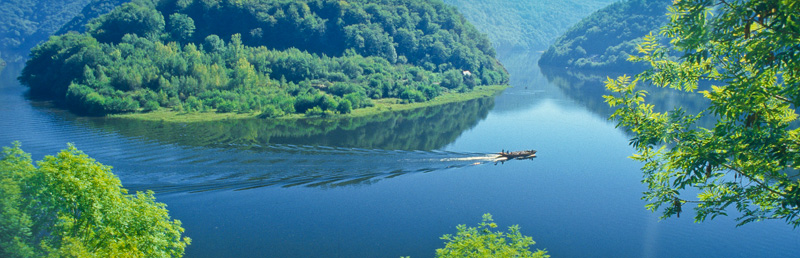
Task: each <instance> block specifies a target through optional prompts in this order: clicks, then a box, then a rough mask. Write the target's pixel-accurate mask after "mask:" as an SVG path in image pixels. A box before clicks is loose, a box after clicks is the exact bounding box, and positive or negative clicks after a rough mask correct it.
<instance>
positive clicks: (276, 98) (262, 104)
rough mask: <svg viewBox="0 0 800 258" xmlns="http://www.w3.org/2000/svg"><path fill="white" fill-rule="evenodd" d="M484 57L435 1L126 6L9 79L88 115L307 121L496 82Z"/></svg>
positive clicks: (466, 28)
mask: <svg viewBox="0 0 800 258" xmlns="http://www.w3.org/2000/svg"><path fill="white" fill-rule="evenodd" d="M220 21H228V22H220ZM494 55H495V52H494V49H493V47H492V45H491V43H490V42H489V40H488V38H487V37H486V36H485V35H483V34H481V33H479V32H478V31H477V30H476V29H475V28H474V27H473V26H472V25H470V24H469V23H468V22H467V21H466V20H465V19H464V17H463V16H462V15H461V14H459V13H458V11H457V10H456V9H455V8H453V7H450V6H448V5H445V4H444V3H442V2H440V1H423V0H382V1H366V0H355V1H349V2H347V1H333V0H305V1H285V0H261V1H246V2H242V1H233V0H224V1H223V0H221V1H193V0H161V1H158V0H136V1H133V2H131V3H126V4H123V5H121V6H120V7H118V8H116V9H114V11H112V12H110V13H108V14H105V15H103V16H100V17H98V18H96V19H94V20H92V21H91V22H90V23H89V24H88V25H87V32H86V33H83V34H76V33H69V34H65V35H62V36H57V37H53V38H51V39H50V40H49V41H48V42H46V43H44V44H42V45H40V46H38V47H36V48H34V49H33V50H32V53H31V59H30V60H29V61H28V62H27V64H26V67H25V68H24V70H23V73H22V76H20V81H21V82H22V83H23V84H25V85H27V86H29V87H30V88H31V94H32V95H33V96H37V97H47V98H51V99H55V100H58V101H61V102H63V103H65V104H66V105H67V106H68V107H70V108H71V109H72V110H74V111H77V112H83V113H88V114H110V113H126V112H137V111H151V110H157V109H161V108H170V109H172V110H178V111H207V110H216V111H217V112H243V113H248V112H265V114H266V115H267V116H278V115H282V114H287V113H306V114H312V115H315V114H326V113H348V112H349V111H350V110H352V109H354V108H360V107H364V106H368V105H370V103H371V99H380V98H400V99H402V100H404V101H408V102H417V101H426V100H429V99H431V98H434V97H436V96H438V95H439V94H441V93H442V92H443V91H469V90H470V89H472V88H473V87H475V86H477V85H489V84H504V83H506V82H507V78H508V75H507V73H506V72H505V70H504V69H503V67H502V66H501V65H500V64H499V63H498V62H497V61H496V60H495V59H494Z"/></svg>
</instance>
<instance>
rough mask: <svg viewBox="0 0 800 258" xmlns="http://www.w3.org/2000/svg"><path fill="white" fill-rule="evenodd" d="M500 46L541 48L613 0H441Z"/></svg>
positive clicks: (545, 47)
mask: <svg viewBox="0 0 800 258" xmlns="http://www.w3.org/2000/svg"><path fill="white" fill-rule="evenodd" d="M444 2H445V3H448V4H452V5H454V6H456V7H458V10H460V11H461V12H462V13H464V16H465V17H466V18H467V19H468V20H469V21H471V22H472V23H473V24H475V27H477V28H478V30H480V31H483V32H486V33H487V34H488V36H489V39H490V40H491V41H492V43H494V44H495V46H496V47H497V48H498V49H500V48H502V49H523V50H531V49H533V50H544V49H547V47H548V46H549V45H550V44H551V43H552V41H553V39H555V38H557V37H558V36H559V35H561V34H562V33H564V31H566V30H567V29H568V28H569V27H570V26H572V25H573V24H575V23H576V22H578V21H580V19H581V18H583V17H585V16H587V15H589V14H591V13H592V12H594V11H595V10H597V9H600V8H602V7H603V6H606V5H608V4H610V3H613V2H615V1H613V0H581V1H576V0H559V1H547V0H482V1H474V0H444Z"/></svg>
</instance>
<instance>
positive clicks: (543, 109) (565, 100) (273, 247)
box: [0, 53, 800, 257]
mask: <svg viewBox="0 0 800 258" xmlns="http://www.w3.org/2000/svg"><path fill="white" fill-rule="evenodd" d="M535 59H536V56H535V55H534V54H528V53H507V54H506V55H503V56H501V61H503V62H504V64H505V65H506V67H507V68H508V70H509V72H510V73H511V78H512V82H511V84H512V86H513V88H510V89H508V90H506V91H505V92H504V93H502V94H501V95H499V96H497V97H495V98H488V99H481V100H475V101H470V102H466V103H458V104H452V105H447V106H443V107H438V108H428V109H422V110H416V111H410V112H405V113H403V114H384V115H380V116H376V117H370V118H359V119H349V120H324V121H321V120H308V121H300V122H279V123H266V122H264V121H260V120H245V121H223V122H215V123H202V124H179V125H175V124H168V123H160V122H131V121H125V120H115V119H104V118H86V117H75V116H73V115H70V114H69V113H67V112H64V111H59V110H56V109H52V108H50V107H49V106H48V104H47V103H39V102H34V101H29V100H26V99H25V98H24V97H23V94H24V90H25V89H24V87H22V86H20V85H19V84H18V83H17V82H16V80H15V77H16V76H17V74H18V73H19V71H20V69H21V67H20V65H18V64H9V67H7V68H6V69H5V70H3V71H2V77H0V103H3V104H2V105H0V143H3V145H8V144H10V142H11V141H15V140H18V141H20V142H22V144H23V149H24V150H26V151H27V152H31V153H32V154H33V156H34V157H33V158H34V159H41V158H42V156H43V155H48V154H54V153H56V152H57V151H58V150H60V149H63V148H64V147H65V146H66V143H67V142H72V143H74V144H75V145H76V146H77V147H78V149H80V150H83V151H84V152H86V153H87V154H89V155H90V156H91V157H93V158H95V159H97V160H98V161H100V162H101V163H104V164H107V165H111V166H113V167H114V172H115V173H116V174H117V175H119V177H120V179H121V180H122V182H123V184H124V185H125V186H126V187H128V188H130V189H133V190H143V189H153V190H155V191H156V192H157V197H158V200H159V201H161V202H165V203H167V205H168V208H169V210H170V214H171V215H172V217H173V218H176V219H179V220H181V221H182V222H183V225H184V227H185V228H186V235H187V236H189V237H191V238H192V239H193V243H192V245H191V246H190V247H189V248H188V249H187V255H186V256H187V257H399V256H407V255H410V256H412V257H432V256H433V254H434V250H435V249H436V248H439V247H442V246H443V243H442V240H440V239H439V237H440V236H441V235H443V234H447V233H454V232H455V226H456V225H457V224H469V225H475V224H477V223H478V222H479V221H480V218H481V215H482V214H483V213H492V214H493V215H494V218H495V221H496V222H498V224H500V226H501V227H505V226H509V225H512V224H519V225H520V226H521V227H522V233H523V234H525V235H529V236H532V237H533V238H534V240H535V241H537V244H536V245H535V246H534V247H535V248H542V249H547V250H548V251H549V253H550V254H551V255H553V257H797V256H798V252H800V233H798V231H796V230H793V229H792V228H791V227H790V226H787V225H785V224H784V223H782V222H780V221H767V222H759V223H751V224H749V225H746V226H743V227H739V228H736V227H735V222H734V221H733V219H732V218H718V219H716V220H713V221H709V222H705V223H702V224H695V223H693V222H692V220H691V219H690V218H691V215H692V214H689V213H688V212H687V214H685V216H683V217H682V218H680V219H675V218H673V219H669V220H665V221H659V220H658V214H653V213H650V212H648V211H646V210H645V209H644V204H645V203H644V201H642V200H640V199H639V198H640V196H641V192H642V191H643V190H644V186H643V185H642V184H641V183H640V182H639V181H640V178H641V173H640V172H639V170H638V168H639V164H637V163H634V162H632V161H630V160H628V159H627V158H626V157H627V156H629V155H630V154H631V153H632V149H631V148H630V147H629V146H628V138H627V137H628V136H627V135H626V134H625V133H624V132H623V131H621V130H618V129H615V128H614V124H613V123H611V122H609V121H607V120H606V117H607V115H608V113H609V112H610V109H608V108H607V107H606V106H605V105H604V103H602V99H601V96H600V95H602V94H603V92H602V91H601V90H598V89H597V88H598V87H601V85H600V84H599V83H598V82H597V81H596V80H595V81H593V80H589V79H586V78H584V79H576V78H575V76H570V75H568V74H558V72H555V73H552V72H548V73H547V74H548V75H547V76H544V75H543V74H542V73H541V72H540V71H539V69H538V68H537V66H536V62H535V61H536V60H535ZM659 97H660V98H662V99H661V100H660V101H662V102H665V103H672V104H680V105H687V106H694V105H697V103H696V101H692V100H689V101H686V99H687V98H686V97H677V98H676V97H670V96H659ZM690 98H691V97H689V99H690ZM681 101H684V102H686V103H683V102H681ZM502 149H505V150H520V149H537V150H539V158H536V159H534V160H532V161H512V162H506V163H505V164H502V165H501V164H498V165H493V164H494V163H493V162H491V159H490V158H489V153H492V152H497V151H500V150H502Z"/></svg>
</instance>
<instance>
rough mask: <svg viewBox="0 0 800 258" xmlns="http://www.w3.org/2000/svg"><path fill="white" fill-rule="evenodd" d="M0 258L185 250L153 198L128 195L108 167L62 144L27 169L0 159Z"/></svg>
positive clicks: (7, 154) (16, 152)
mask: <svg viewBox="0 0 800 258" xmlns="http://www.w3.org/2000/svg"><path fill="white" fill-rule="evenodd" d="M0 182H2V183H0V214H1V215H2V216H0V256H3V257H43V256H52V257H180V256H183V252H184V248H185V247H186V246H187V245H188V244H189V243H190V239H189V238H186V237H184V238H181V234H182V233H183V228H182V227H181V223H180V221H177V220H170V218H169V215H168V213H167V212H168V211H167V209H166V205H164V204H163V203H158V202H155V197H153V192H150V191H148V192H146V193H142V192H137V193H136V194H134V195H132V194H128V192H127V190H126V189H124V188H122V185H121V183H120V181H119V179H118V178H117V177H116V176H114V174H112V173H111V167H109V166H105V165H102V164H100V163H98V162H96V161H95V160H94V159H91V158H89V157H88V156H87V155H86V154H84V153H83V152H81V151H78V150H77V149H76V148H75V147H74V146H72V145H69V147H68V148H67V149H66V150H62V151H61V152H59V153H58V154H57V155H56V156H47V157H45V158H44V159H43V160H42V161H39V162H37V163H36V166H34V165H33V164H32V161H31V157H30V154H28V153H25V152H23V151H22V150H21V149H20V147H19V143H15V144H14V146H13V147H11V148H8V147H5V148H3V156H2V159H0Z"/></svg>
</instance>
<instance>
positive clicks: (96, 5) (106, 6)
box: [55, 0, 130, 35]
mask: <svg viewBox="0 0 800 258" xmlns="http://www.w3.org/2000/svg"><path fill="white" fill-rule="evenodd" d="M127 2H130V0H92V1H91V2H89V4H87V5H86V6H84V7H83V9H82V10H81V12H80V13H78V14H77V15H75V16H74V17H72V19H71V20H69V22H67V23H66V24H64V25H63V26H62V27H61V28H60V29H58V31H56V33H55V35H61V34H64V33H67V32H70V31H75V32H80V33H83V32H85V31H86V24H88V23H89V21H90V20H92V19H94V18H97V17H99V16H100V15H103V14H106V13H109V12H111V10H114V8H116V7H117V6H120V5H122V4H124V3H127Z"/></svg>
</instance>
